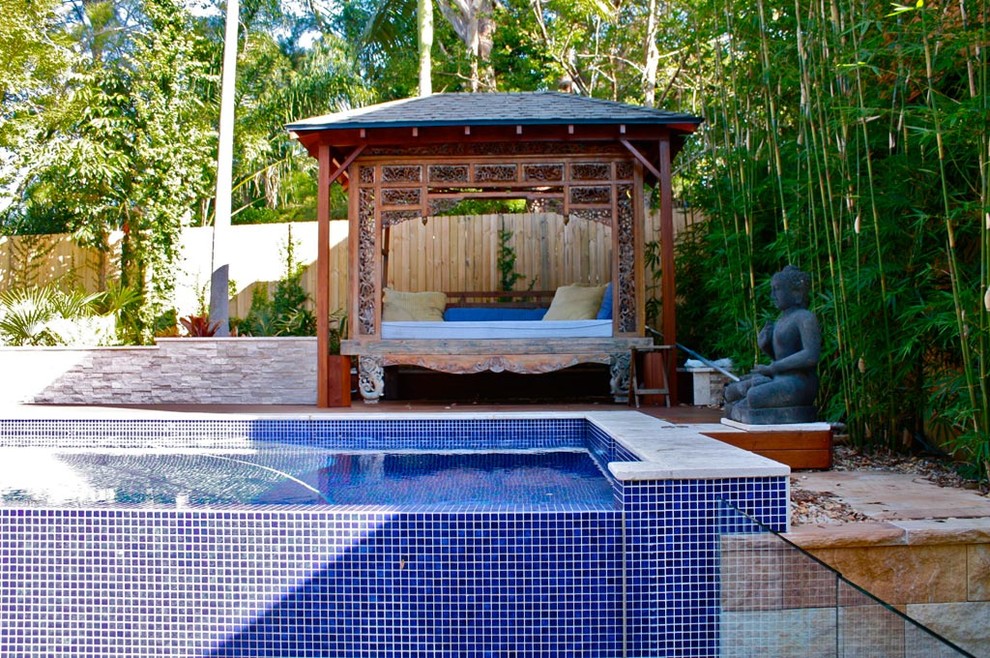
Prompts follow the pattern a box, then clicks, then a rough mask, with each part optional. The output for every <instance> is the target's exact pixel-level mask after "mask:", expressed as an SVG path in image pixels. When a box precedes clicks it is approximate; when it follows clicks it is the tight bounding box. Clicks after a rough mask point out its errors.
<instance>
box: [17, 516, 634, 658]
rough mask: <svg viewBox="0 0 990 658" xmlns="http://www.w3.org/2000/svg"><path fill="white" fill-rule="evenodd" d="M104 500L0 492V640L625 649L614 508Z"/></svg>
mask: <svg viewBox="0 0 990 658" xmlns="http://www.w3.org/2000/svg"><path fill="white" fill-rule="evenodd" d="M103 512H105V513H99V514H89V513H86V514H84V513H81V512H80V511H75V510H73V511H61V510H30V511H28V512H27V513H19V514H13V513H11V510H0V528H2V530H3V532H4V537H5V541H4V545H3V549H2V562H0V575H2V576H3V583H4V585H3V588H2V592H0V645H2V646H4V647H6V648H8V650H9V651H8V652H5V655H48V654H60V655H67V654H68V653H70V649H71V650H72V651H76V652H78V653H81V654H82V655H100V656H107V655H128V656H192V655H211V656H298V657H300V658H304V657H309V656H356V657H364V656H368V657H370V656H382V655H388V656H404V655H417V653H416V652H420V653H421V654H422V655H434V656H435V655H448V654H449V655H454V656H475V655H476V656H482V655H486V654H491V655H518V656H586V657H589V658H590V657H598V656H602V657H607V656H615V655H618V654H617V647H618V642H619V636H620V634H621V628H620V625H621V624H620V616H619V611H620V610H621V607H622V606H621V598H620V597H621V591H622V590H621V578H620V576H619V572H620V567H621V552H620V550H619V544H618V539H617V538H618V537H619V533H618V531H617V524H618V522H619V514H618V513H616V512H589V513H565V514H557V513H549V514H547V513H535V514H517V515H504V514H502V515H487V514H466V513H449V514H444V513H430V514H393V515H383V514H380V513H360V512H338V513H334V514H325V513H323V514H314V513H310V512H292V511H286V510H278V511H270V512H264V513H260V514H259V513H255V512H251V511H245V510H239V511H230V512H223V513H219V512H206V511H199V512H197V511H150V510H133V511H126V510H105V511H103ZM590 538H594V540H595V541H594V542H593V543H592V542H589V539H590ZM97 630H98V631H99V632H94V631H97Z"/></svg>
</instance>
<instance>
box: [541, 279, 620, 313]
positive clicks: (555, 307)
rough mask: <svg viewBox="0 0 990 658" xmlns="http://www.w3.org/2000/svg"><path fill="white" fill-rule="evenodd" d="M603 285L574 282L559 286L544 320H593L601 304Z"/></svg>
mask: <svg viewBox="0 0 990 658" xmlns="http://www.w3.org/2000/svg"><path fill="white" fill-rule="evenodd" d="M604 294H605V286H585V285H581V284H579V283H575V284H573V285H570V286H561V287H559V288H557V292H555V293H554V295H553V301H552V302H550V308H549V309H547V314H546V315H544V316H543V319H544V320H594V319H595V316H596V315H598V309H599V307H601V305H602V296H603V295H604Z"/></svg>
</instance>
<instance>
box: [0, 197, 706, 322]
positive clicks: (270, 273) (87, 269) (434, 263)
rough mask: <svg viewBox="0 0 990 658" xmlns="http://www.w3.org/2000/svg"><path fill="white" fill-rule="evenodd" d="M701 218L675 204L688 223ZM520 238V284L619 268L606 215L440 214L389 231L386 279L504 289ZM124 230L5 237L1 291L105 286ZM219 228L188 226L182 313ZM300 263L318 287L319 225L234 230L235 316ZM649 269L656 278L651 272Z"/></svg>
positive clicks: (338, 267) (197, 293)
mask: <svg viewBox="0 0 990 658" xmlns="http://www.w3.org/2000/svg"><path fill="white" fill-rule="evenodd" d="M692 221H694V218H692V217H691V216H690V214H688V213H685V212H676V211H675V226H676V227H677V228H678V229H679V228H681V227H683V226H684V225H685V224H686V223H689V222H692ZM330 227H331V240H330V242H331V248H330V255H331V266H330V276H331V281H330V307H331V308H344V307H346V305H347V222H342V221H334V222H331V224H330ZM500 231H506V232H507V233H508V234H510V237H509V238H508V240H507V241H506V246H508V247H510V248H511V249H512V250H514V252H515V256H516V262H515V268H514V270H515V272H518V273H519V274H521V275H523V278H522V279H520V280H519V282H518V283H517V284H516V289H518V290H524V289H526V288H527V287H529V286H530V283H532V287H533V289H537V290H553V289H555V288H556V287H557V286H560V285H563V284H567V283H575V282H584V283H602V282H605V281H608V280H609V278H610V276H611V274H610V272H611V251H612V240H611V236H610V229H609V228H608V227H606V226H603V225H601V224H599V223H597V222H587V221H570V222H566V223H565V222H564V221H563V218H562V217H560V216H559V215H549V214H518V215H512V214H505V215H480V216H472V217H431V218H429V219H428V220H427V221H426V223H425V224H424V223H422V222H420V221H415V220H413V221H408V222H403V223H402V224H399V225H397V226H394V227H392V228H391V229H390V231H389V241H388V245H387V248H388V252H389V261H388V273H387V280H386V285H388V286H392V287H394V288H396V289H399V290H411V291H417V290H442V291H464V290H497V289H499V281H500V278H499V272H498V260H497V253H498V248H499V232H500ZM659 235H660V232H659V223H658V221H657V218H656V217H655V216H652V217H648V219H647V238H646V239H647V240H648V241H649V240H659ZM120 238H121V236H120V235H115V236H113V237H112V239H111V245H112V250H111V253H110V254H108V255H107V256H106V257H103V258H101V257H100V254H99V253H97V252H96V251H95V250H92V249H81V248H79V247H77V246H76V245H75V244H73V242H72V241H71V239H70V238H69V236H66V235H42V236H16V237H7V238H2V237H0V291H2V290H5V289H8V288H13V287H25V286H40V285H45V284H47V283H51V282H53V281H57V282H61V283H63V284H65V285H67V286H70V287H79V288H82V289H84V290H86V291H96V290H99V289H100V285H101V281H113V280H115V279H116V278H118V276H119V274H118V265H119V259H120V251H119V246H120ZM212 239H213V231H212V229H210V228H208V227H207V228H188V229H185V230H184V231H183V233H182V240H181V250H180V253H181V257H180V260H179V262H178V263H177V265H176V291H175V298H174V306H175V308H176V309H177V310H178V311H179V313H180V314H181V315H186V314H190V313H197V312H199V310H200V309H201V308H203V307H204V306H205V305H206V304H207V303H208V300H209V282H210V273H211V272H212V262H211V254H212ZM290 239H291V241H292V243H293V244H294V254H293V255H294V258H295V261H296V262H297V263H304V264H306V267H305V271H304V274H303V280H302V284H303V287H304V288H305V289H306V290H307V292H309V293H310V295H311V296H312V295H313V294H314V293H315V291H316V262H315V261H316V223H315V222H299V223H293V224H255V225H249V226H234V227H232V228H231V229H230V241H231V245H230V248H229V253H231V254H232V256H231V263H230V280H231V282H232V283H233V287H234V288H235V289H236V294H235V295H234V296H233V297H232V298H231V306H230V314H231V316H234V317H244V316H245V315H247V313H248V311H249V310H250V305H251V297H252V291H253V289H254V288H255V287H257V286H267V287H268V288H269V290H270V291H272V290H274V286H275V283H276V282H277V281H278V280H279V279H280V278H282V277H283V276H284V275H285V272H286V260H287V258H286V253H287V245H288V244H289V241H290ZM647 276H650V274H649V273H647Z"/></svg>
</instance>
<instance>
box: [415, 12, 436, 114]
mask: <svg viewBox="0 0 990 658" xmlns="http://www.w3.org/2000/svg"><path fill="white" fill-rule="evenodd" d="M416 22H417V25H418V27H419V95H420V96H429V95H430V94H432V93H433V60H432V59H431V52H432V50H433V0H418V6H417V9H416Z"/></svg>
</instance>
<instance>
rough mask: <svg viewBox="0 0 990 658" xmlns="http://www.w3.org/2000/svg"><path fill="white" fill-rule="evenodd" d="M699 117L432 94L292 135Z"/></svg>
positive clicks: (608, 105) (620, 106)
mask: <svg viewBox="0 0 990 658" xmlns="http://www.w3.org/2000/svg"><path fill="white" fill-rule="evenodd" d="M699 123H701V119H699V118H698V117H694V116H691V115H690V114H682V113H679V112H668V111H666V110H657V109H653V108H648V107H639V106H636V105H627V104H625V103H616V102H614V101H607V100H601V99H598V98H589V97H587V96H576V95H574V94H562V93H559V92H550V91H547V92H529V93H526V92H519V93H492V94H477V93H454V94H433V95H431V96H419V97H415V98H405V99H402V100H397V101H391V102H388V103H381V104H379V105H372V106H370V107H363V108H357V109H353V110H346V111H344V112H337V113H334V114H325V115H323V116H317V117H312V118H309V119H303V120H301V121H295V122H293V123H290V124H289V125H288V129H289V130H291V131H297V132H301V131H309V130H341V129H346V128H400V127H414V126H419V127H425V126H465V125H471V126H497V125H523V126H539V125H559V124H574V125H603V124H607V125H611V124H627V125H651V126H653V125H677V124H683V125H685V126H691V128H690V130H693V127H695V126H697V125H698V124H699Z"/></svg>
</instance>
